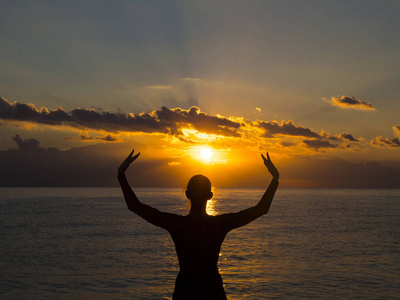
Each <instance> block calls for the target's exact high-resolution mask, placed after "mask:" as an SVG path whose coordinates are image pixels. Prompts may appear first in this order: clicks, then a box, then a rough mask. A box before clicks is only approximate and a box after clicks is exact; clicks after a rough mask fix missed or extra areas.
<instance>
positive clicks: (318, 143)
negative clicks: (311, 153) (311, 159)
mask: <svg viewBox="0 0 400 300" xmlns="http://www.w3.org/2000/svg"><path fill="white" fill-rule="evenodd" d="M302 142H303V143H304V144H306V146H307V147H308V148H312V149H315V150H318V149H320V148H323V149H329V148H337V146H336V145H335V144H332V143H331V142H329V141H327V140H303V141H302Z"/></svg>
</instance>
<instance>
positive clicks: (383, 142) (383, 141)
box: [371, 136, 400, 148]
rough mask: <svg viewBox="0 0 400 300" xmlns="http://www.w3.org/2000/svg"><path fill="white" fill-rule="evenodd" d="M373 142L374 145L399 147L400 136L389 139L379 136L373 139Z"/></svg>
mask: <svg viewBox="0 0 400 300" xmlns="http://www.w3.org/2000/svg"><path fill="white" fill-rule="evenodd" d="M371 144H372V145H374V146H381V147H389V148H398V147H400V140H399V139H398V138H393V139H389V138H384V137H382V136H378V137H376V138H375V139H373V140H371Z"/></svg>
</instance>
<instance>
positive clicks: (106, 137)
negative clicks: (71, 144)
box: [71, 132, 120, 142]
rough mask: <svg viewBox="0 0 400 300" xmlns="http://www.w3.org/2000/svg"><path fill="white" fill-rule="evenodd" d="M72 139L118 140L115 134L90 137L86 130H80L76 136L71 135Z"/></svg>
mask: <svg viewBox="0 0 400 300" xmlns="http://www.w3.org/2000/svg"><path fill="white" fill-rule="evenodd" d="M71 139H72V140H79V141H104V142H117V141H120V140H119V139H118V137H117V136H115V135H111V134H106V135H103V136H95V137H91V136H90V135H89V134H88V133H87V132H82V133H81V134H80V135H79V136H78V137H77V138H75V137H73V138H71Z"/></svg>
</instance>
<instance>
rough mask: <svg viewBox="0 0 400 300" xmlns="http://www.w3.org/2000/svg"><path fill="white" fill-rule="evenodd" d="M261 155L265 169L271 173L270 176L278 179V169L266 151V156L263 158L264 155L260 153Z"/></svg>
mask: <svg viewBox="0 0 400 300" xmlns="http://www.w3.org/2000/svg"><path fill="white" fill-rule="evenodd" d="M261 157H262V158H263V160H264V165H265V166H266V167H267V169H268V171H269V172H270V173H271V175H272V177H274V178H275V179H279V172H278V169H277V168H276V167H275V166H274V164H273V163H272V161H271V159H270V158H269V154H268V152H267V158H265V156H264V155H262V154H261Z"/></svg>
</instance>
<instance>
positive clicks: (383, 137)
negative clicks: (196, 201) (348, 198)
mask: <svg viewBox="0 0 400 300" xmlns="http://www.w3.org/2000/svg"><path fill="white" fill-rule="evenodd" d="M399 13H400V2H399V1H365V0H362V1H319V0H318V1H3V2H2V3H1V4H0V38H1V45H2V46H1V52H0V68H1V73H0V97H1V98H0V163H1V166H2V170H1V171H0V186H115V185H116V184H117V181H116V176H115V175H116V170H117V167H118V165H119V163H120V162H121V161H122V160H123V159H124V158H125V156H127V155H128V154H129V152H130V149H131V148H135V150H137V151H140V152H141V156H140V157H139V159H138V160H137V161H136V162H135V163H134V166H132V169H130V170H129V176H130V182H131V184H132V185H135V186H178V187H180V186H182V187H183V186H184V184H185V182H187V180H188V178H190V176H191V175H193V174H195V173H202V174H204V175H207V176H209V177H210V179H211V181H212V182H213V185H214V186H216V187H262V186H266V185H267V184H268V181H269V179H270V176H269V175H268V173H267V171H266V169H265V167H264V166H263V163H262V159H261V157H260V153H265V152H267V151H268V152H269V153H270V155H271V159H272V160H273V161H274V162H275V163H276V166H277V167H278V168H279V170H280V172H281V182H282V186H284V187H390V188H393V187H395V188H400V140H399V139H400V117H399V116H400V84H399V82H400V55H399V53H400V38H399V37H400V20H399V18H398V15H399ZM204 148H208V149H210V150H211V152H212V156H211V157H209V158H207V159H205V158H203V157H202V156H201V151H202V149H204Z"/></svg>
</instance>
